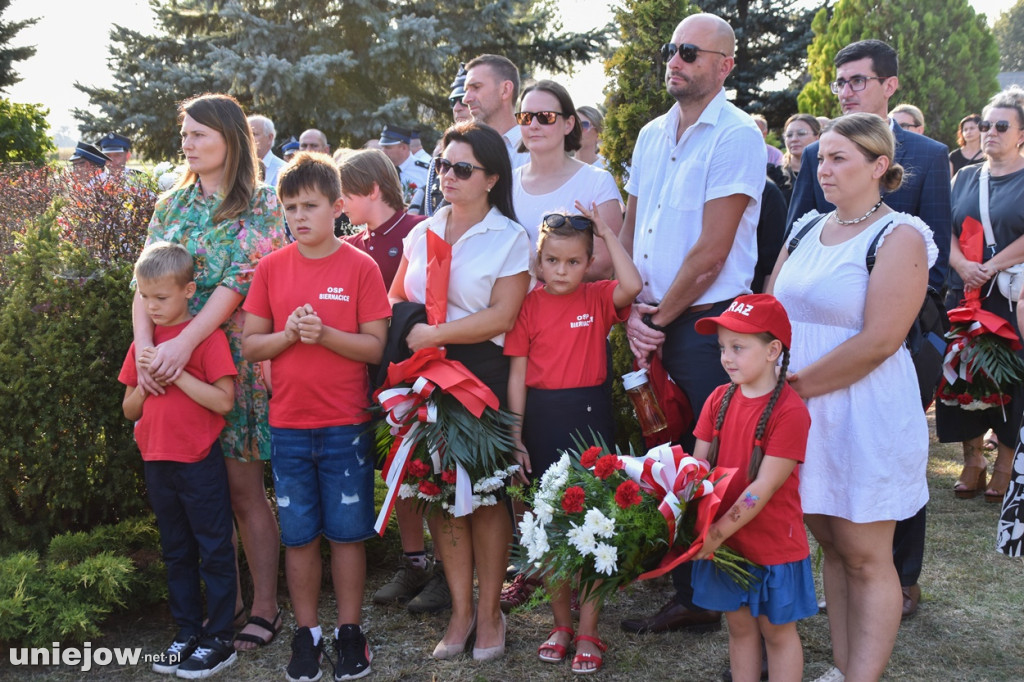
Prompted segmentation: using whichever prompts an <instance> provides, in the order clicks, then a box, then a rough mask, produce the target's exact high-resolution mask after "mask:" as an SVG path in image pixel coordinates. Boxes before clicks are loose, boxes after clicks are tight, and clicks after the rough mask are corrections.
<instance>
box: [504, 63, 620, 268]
mask: <svg viewBox="0 0 1024 682" xmlns="http://www.w3.org/2000/svg"><path fill="white" fill-rule="evenodd" d="M516 120H517V121H519V127H520V129H521V130H522V134H523V141H522V143H521V145H520V149H521V150H524V151H529V152H530V162H529V163H527V164H526V165H524V166H520V167H519V168H517V169H516V170H515V178H514V189H513V200H514V202H515V207H516V215H518V216H519V221H520V222H521V223H522V225H523V227H525V228H526V231H527V233H529V235H530V243H531V244H536V243H537V237H538V234H539V231H540V223H541V219H542V218H543V217H544V216H545V215H547V214H548V213H551V212H553V211H571V209H572V207H573V204H574V202H576V201H579V202H580V203H581V204H583V205H584V206H590V205H591V204H597V211H598V213H599V214H600V215H601V219H602V220H604V221H605V222H606V223H607V224H608V226H609V227H610V228H611V229H612V232H614V233H615V234H616V235H617V234H619V230H621V229H622V205H621V203H620V201H621V195H620V194H619V190H618V187H616V185H615V179H614V178H612V176H611V174H610V173H609V172H608V171H605V170H602V169H600V168H598V167H596V166H593V165H591V164H588V163H584V162H583V161H581V160H578V159H574V158H573V157H572V156H570V154H571V153H572V152H574V151H577V150H578V149H579V148H580V139H581V138H582V136H583V130H582V128H581V126H580V119H579V116H578V115H577V114H576V107H575V106H574V105H573V103H572V98H571V97H570V96H569V93H568V91H567V90H566V89H565V88H564V87H562V86H561V85H559V84H558V83H556V82H554V81H549V80H542V81H537V82H536V83H534V84H533V85H531V86H530V87H528V88H526V89H525V90H523V95H522V97H521V98H520V100H519V111H518V112H517V113H516ZM611 276H612V268H611V259H610V258H609V256H608V249H607V248H606V247H605V245H604V243H603V242H602V243H597V244H595V252H594V264H593V265H592V266H591V268H590V269H589V270H588V272H587V279H588V280H590V281H594V280H598V279H607V278H609V277H611Z"/></svg>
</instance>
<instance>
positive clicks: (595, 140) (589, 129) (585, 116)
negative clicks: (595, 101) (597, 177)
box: [576, 106, 606, 168]
mask: <svg viewBox="0 0 1024 682" xmlns="http://www.w3.org/2000/svg"><path fill="white" fill-rule="evenodd" d="M576 113H577V114H579V117H580V128H581V129H582V130H583V135H582V136H581V137H580V148H579V149H577V150H576V158H577V159H579V160H580V161H582V162H583V163H589V164H591V165H592V166H595V167H597V168H604V167H605V164H606V162H605V158H604V157H603V156H601V154H600V151H599V150H600V146H601V140H600V137H601V131H602V130H604V116H603V115H602V114H601V112H600V111H598V110H597V108H596V107H591V106H584V107H579V108H577V109H576Z"/></svg>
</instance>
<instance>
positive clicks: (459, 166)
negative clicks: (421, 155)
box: [434, 156, 487, 180]
mask: <svg viewBox="0 0 1024 682" xmlns="http://www.w3.org/2000/svg"><path fill="white" fill-rule="evenodd" d="M434 168H436V169H437V174H438V176H443V175H447V174H448V171H452V172H453V173H455V177H457V178H458V179H459V180H469V179H470V178H471V177H472V176H473V171H475V170H480V171H483V172H485V173H486V172H487V169H486V168H483V167H482V166H474V165H473V164H471V163H470V162H469V161H459V162H457V163H452V162H451V161H449V160H448V159H445V158H442V157H440V156H439V157H437V158H436V159H434Z"/></svg>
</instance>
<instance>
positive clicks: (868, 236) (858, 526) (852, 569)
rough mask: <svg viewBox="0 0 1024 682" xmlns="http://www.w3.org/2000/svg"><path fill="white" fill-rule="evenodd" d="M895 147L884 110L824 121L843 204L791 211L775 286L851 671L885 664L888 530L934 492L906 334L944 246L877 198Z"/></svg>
mask: <svg viewBox="0 0 1024 682" xmlns="http://www.w3.org/2000/svg"><path fill="white" fill-rule="evenodd" d="M893 148H894V141H893V136H892V133H891V131H890V130H889V128H888V126H887V125H886V123H885V121H883V120H882V119H880V118H878V117H877V116H873V115H870V114H861V113H856V114H850V115H847V116H843V117H842V118H839V119H836V120H834V121H832V122H831V123H830V124H828V125H827V126H826V127H825V129H824V131H823V133H822V136H821V139H820V141H819V148H818V158H819V163H818V182H819V183H820V185H821V187H822V190H823V192H824V194H825V198H826V199H828V201H829V202H831V203H832V204H834V205H835V206H836V209H835V211H833V212H831V213H828V214H826V215H818V214H817V213H811V214H809V215H807V216H804V217H803V218H802V219H800V220H799V221H797V222H796V224H795V225H794V226H793V230H792V234H794V235H799V234H800V233H801V232H803V231H804V228H805V227H808V226H809V229H808V230H807V231H806V232H805V233H804V234H803V236H802V238H801V239H800V241H799V243H798V245H797V246H796V247H794V248H792V249H791V250H790V251H788V252H787V250H785V249H784V250H783V252H782V254H781V255H780V257H779V261H778V263H776V266H775V272H774V273H773V276H772V283H771V285H770V289H769V291H771V292H772V293H774V294H775V296H776V297H778V299H779V300H780V301H781V302H782V304H783V305H784V306H785V307H786V310H787V311H788V313H789V316H790V319H791V321H792V324H793V347H792V354H793V355H792V362H791V364H790V369H791V371H792V375H791V377H790V382H791V385H792V386H793V388H795V389H796V391H797V392H798V393H799V394H800V395H801V397H803V398H804V399H805V400H807V406H808V409H809V410H810V412H811V431H810V435H809V438H808V442H807V460H806V462H805V463H804V465H803V466H802V468H801V474H800V497H801V501H802V504H803V508H804V514H805V520H806V522H807V526H808V527H809V528H810V529H811V532H812V533H813V534H814V537H815V538H816V539H817V541H818V543H819V544H820V545H821V547H822V549H823V550H824V554H825V565H824V581H825V598H826V601H827V603H828V618H829V629H830V632H831V635H832V655H833V659H834V662H835V665H836V668H837V669H838V670H835V671H832V672H833V674H834V679H843V677H842V676H843V675H845V679H847V680H851V681H852V680H877V679H878V678H879V677H881V675H882V673H883V671H884V670H885V666H886V664H887V662H888V660H889V655H890V654H891V652H892V647H893V644H894V642H895V640H896V632H897V630H898V628H899V624H900V615H901V614H900V608H901V604H902V599H901V598H900V583H899V578H898V576H897V574H896V569H895V567H894V565H893V562H892V550H891V548H892V536H893V529H894V528H895V525H896V521H898V520H900V519H903V518H906V517H908V516H911V515H913V514H914V513H915V512H916V511H917V510H918V509H920V508H921V507H922V506H923V505H924V504H925V502H926V501H927V499H928V486H927V481H926V479H925V467H926V464H927V460H928V427H927V423H926V421H925V416H924V412H923V411H922V410H921V403H920V397H919V392H918V387H917V378H916V374H915V372H914V366H913V363H912V361H911V358H910V354H909V352H908V351H907V350H906V348H905V347H904V346H903V340H904V338H905V337H906V335H907V332H908V330H909V329H910V326H911V324H912V323H913V321H914V319H915V318H916V316H917V313H918V311H919V309H920V307H921V304H922V302H923V301H924V296H925V291H926V287H927V284H928V268H929V266H930V265H931V264H932V263H933V262H934V261H935V258H936V256H937V254H938V250H937V248H936V247H935V244H934V242H933V240H932V235H931V230H930V229H929V228H928V227H927V226H926V225H925V224H924V223H922V222H921V221H920V220H919V219H918V218H915V217H913V216H909V215H906V214H903V213H895V212H894V211H893V210H892V209H890V208H889V207H888V206H886V205H885V203H884V201H883V200H882V195H883V193H884V192H891V191H893V190H895V189H896V188H898V187H899V186H900V183H901V181H902V177H903V169H902V168H901V167H900V166H899V165H898V164H894V163H893ZM879 233H881V238H880V239H879V241H878V246H877V251H876V260H875V262H874V266H873V269H872V270H870V272H869V270H868V267H867V264H866V257H867V254H868V250H869V248H870V246H871V243H872V241H874V240H875V237H876V236H878V235H879Z"/></svg>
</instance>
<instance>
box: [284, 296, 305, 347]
mask: <svg viewBox="0 0 1024 682" xmlns="http://www.w3.org/2000/svg"><path fill="white" fill-rule="evenodd" d="M305 316H306V306H304V305H301V306H299V307H298V308H296V309H295V310H294V311H293V312H292V314H291V315H289V316H288V319H287V320H285V321H284V338H285V340H286V341H288V343H295V342H296V341H298V340H299V320H301V319H302V318H303V317H305Z"/></svg>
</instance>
